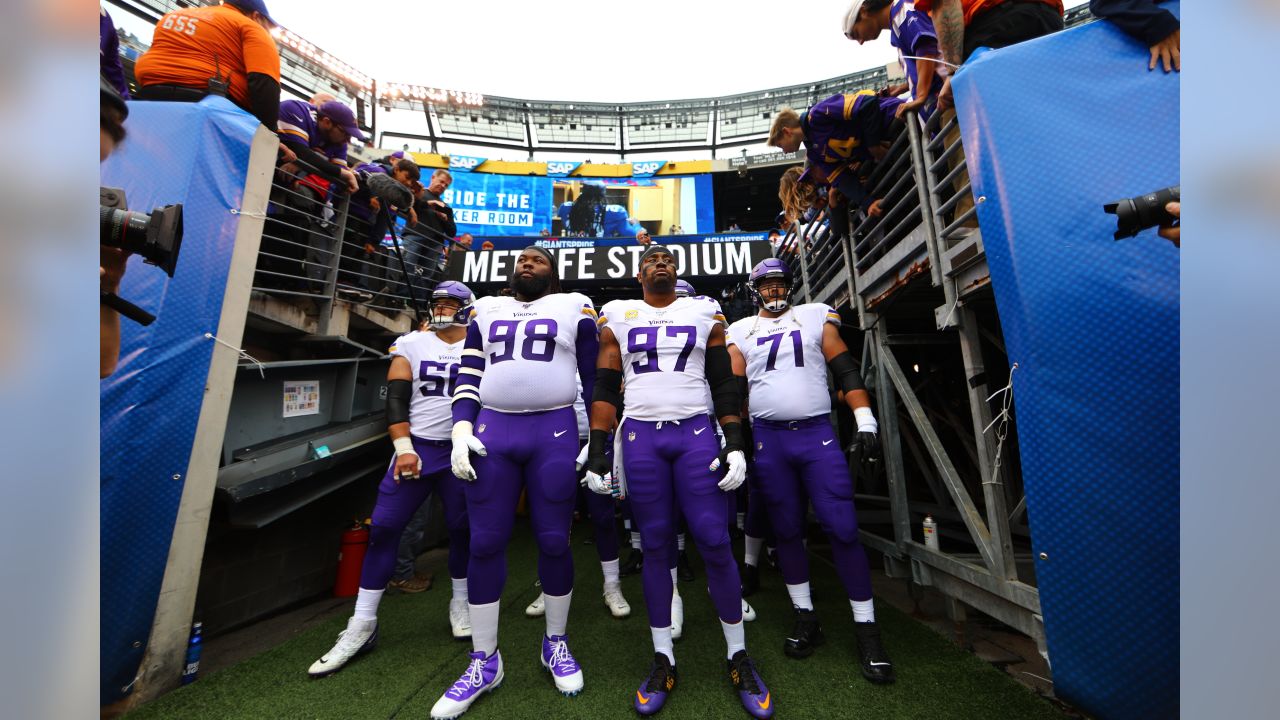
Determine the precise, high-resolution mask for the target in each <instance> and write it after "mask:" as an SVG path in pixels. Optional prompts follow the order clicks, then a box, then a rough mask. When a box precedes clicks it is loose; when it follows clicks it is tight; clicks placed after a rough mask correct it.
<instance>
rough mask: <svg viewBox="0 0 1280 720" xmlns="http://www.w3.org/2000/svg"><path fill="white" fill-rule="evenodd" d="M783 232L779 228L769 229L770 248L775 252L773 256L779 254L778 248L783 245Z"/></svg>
mask: <svg viewBox="0 0 1280 720" xmlns="http://www.w3.org/2000/svg"><path fill="white" fill-rule="evenodd" d="M782 239H783V237H782V232H781V231H779V230H778V229H777V228H774V229H773V230H770V231H769V249H770V251H771V252H773V256H774V257H777V256H778V249H779V248H781V247H782Z"/></svg>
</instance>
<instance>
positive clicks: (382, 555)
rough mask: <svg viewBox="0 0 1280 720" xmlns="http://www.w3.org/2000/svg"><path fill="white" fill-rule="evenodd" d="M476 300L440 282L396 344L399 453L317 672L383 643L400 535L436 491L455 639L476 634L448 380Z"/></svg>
mask: <svg viewBox="0 0 1280 720" xmlns="http://www.w3.org/2000/svg"><path fill="white" fill-rule="evenodd" d="M474 302H475V296H474V295H473V294H472V293H471V290H470V289H469V288H468V287H467V286H466V285H463V284H462V283H460V282H456V281H452V280H450V281H446V282H443V283H440V284H439V285H438V286H436V288H435V291H434V292H432V294H431V323H430V329H429V330H427V331H425V332H411V333H409V334H407V335H404V336H402V337H400V338H399V339H398V340H396V342H395V343H394V344H393V345H392V346H391V355H392V359H391V368H390V369H389V370H388V371H387V432H388V434H389V435H390V436H391V444H392V445H393V446H394V447H395V459H394V460H393V461H392V462H391V464H390V466H389V467H388V468H387V472H386V474H385V475H384V476H383V478H382V483H381V485H379V487H378V501H377V503H376V504H375V505H374V508H373V523H372V525H371V527H370V528H369V550H368V552H367V553H366V554H365V557H364V565H363V567H362V568H361V570H360V590H359V592H358V593H357V595H356V608H355V613H354V614H353V615H352V617H351V619H350V620H349V621H348V622H347V628H346V630H344V631H343V632H342V634H341V635H339V636H338V642H337V644H336V645H334V646H333V648H332V649H331V650H329V652H327V653H325V654H324V655H323V656H321V657H320V659H319V660H317V661H315V662H314V663H312V665H311V667H310V669H309V670H308V671H307V672H308V674H309V675H311V677H324V676H326V675H332V674H333V673H335V672H338V671H339V670H341V669H342V668H343V667H344V666H345V665H346V664H347V663H348V662H350V661H351V660H353V659H354V658H356V657H357V656H359V655H362V654H364V653H367V652H370V651H371V650H373V649H374V648H375V647H377V644H378V616H377V612H378V605H379V603H381V601H382V594H383V592H384V591H385V590H386V587H387V582H388V581H389V580H391V577H392V575H393V573H394V571H395V562H396V551H397V549H398V548H399V544H400V536H401V534H402V533H403V532H404V529H405V526H406V525H407V524H408V522H409V519H410V518H411V517H412V516H413V514H414V512H415V511H416V510H417V509H418V507H419V506H420V505H422V503H423V502H424V501H426V499H427V498H428V497H429V496H430V495H431V493H432V492H433V491H434V492H438V493H439V494H440V500H441V504H442V505H443V506H444V515H445V524H446V525H447V526H448V529H449V575H450V577H451V578H452V579H453V598H452V599H451V600H450V601H449V624H450V627H451V629H452V632H453V637H454V638H456V639H459V640H465V639H467V638H468V637H470V635H471V619H470V613H469V610H468V606H467V562H468V559H469V556H470V549H469V545H470V538H471V534H470V530H469V528H468V523H467V505H466V498H465V497H464V494H463V483H462V481H461V480H459V479H458V478H456V477H454V475H453V473H452V471H451V463H450V459H449V450H450V447H451V446H452V443H451V441H450V440H449V433H450V426H451V425H452V424H453V423H452V420H453V418H452V416H451V414H450V405H451V401H450V398H449V393H448V387H447V386H448V385H449V384H450V383H452V382H453V380H454V379H456V378H457V376H458V369H459V367H460V365H461V360H462V342H463V338H464V336H465V335H466V333H467V323H468V317H469V316H470V312H471V305H472V303H474Z"/></svg>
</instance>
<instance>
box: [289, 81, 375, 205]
mask: <svg viewBox="0 0 1280 720" xmlns="http://www.w3.org/2000/svg"><path fill="white" fill-rule="evenodd" d="M279 127H280V141H281V142H283V143H286V144H287V145H289V147H290V149H292V150H293V152H294V153H296V154H297V156H298V157H299V158H300V159H302V160H304V161H306V162H307V163H309V164H311V165H312V166H313V167H316V168H322V167H324V166H325V164H326V162H327V163H332V164H334V165H337V166H338V174H339V175H341V176H342V179H343V181H344V182H346V184H347V189H348V190H349V191H350V192H353V193H354V192H355V191H356V190H357V189H358V187H359V186H358V183H357V182H356V176H355V173H353V172H351V170H350V169H349V168H348V167H347V143H348V142H350V141H351V140H353V139H354V140H363V139H364V133H362V132H360V128H358V127H356V115H355V113H354V112H352V111H351V108H349V107H347V106H346V105H343V104H342V103H340V102H337V101H336V100H331V101H329V102H326V103H324V104H323V105H320V106H319V107H316V106H314V105H312V104H310V103H305V102H303V101H301V100H285V101H284V102H282V103H280V120H279ZM287 171H288V170H286V172H287ZM315 182H316V185H317V187H318V188H319V189H322V190H327V189H328V182H327V181H320V180H317V181H315Z"/></svg>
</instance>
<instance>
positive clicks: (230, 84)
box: [133, 0, 280, 129]
mask: <svg viewBox="0 0 1280 720" xmlns="http://www.w3.org/2000/svg"><path fill="white" fill-rule="evenodd" d="M273 27H275V22H274V21H273V20H272V19H271V16H270V15H269V14H268V13H267V7H266V5H265V4H263V0H225V2H224V3H223V4H221V5H214V6H202V7H187V8H181V9H179V10H174V11H173V12H171V13H167V14H165V16H164V17H162V18H160V22H159V23H157V24H156V32H155V36H154V38H153V39H152V41H151V48H150V49H149V50H147V51H146V52H145V53H143V54H142V57H140V58H138V62H137V63H136V64H135V65H134V70H133V72H134V77H135V78H136V79H137V81H138V85H139V86H140V88H139V90H138V98H139V99H140V100H181V101H188V102H191V101H199V100H200V99H201V98H203V97H205V96H206V95H223V96H226V97H227V98H228V99H230V100H231V101H232V102H234V103H235V104H236V105H239V106H240V107H242V108H244V109H245V110H247V111H248V112H249V113H251V114H252V115H253V116H254V117H256V118H258V120H259V121H260V122H262V124H263V125H266V126H267V127H268V128H271V129H275V127H276V121H277V119H278V117H279V115H278V114H279V111H280V52H279V50H278V49H277V48H276V41H275V40H274V39H273V38H272V37H271V32H270V30H271V28H273Z"/></svg>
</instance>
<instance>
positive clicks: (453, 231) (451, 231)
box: [440, 205, 458, 237]
mask: <svg viewBox="0 0 1280 720" xmlns="http://www.w3.org/2000/svg"><path fill="white" fill-rule="evenodd" d="M441 212H443V213H444V220H442V221H440V223H441V225H442V226H443V228H442V229H443V230H444V234H445V235H448V236H449V237H453V236H455V235H457V234H458V225H457V223H455V222H454V221H453V208H451V207H449V206H448V205H445V206H444V210H442V211H441Z"/></svg>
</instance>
